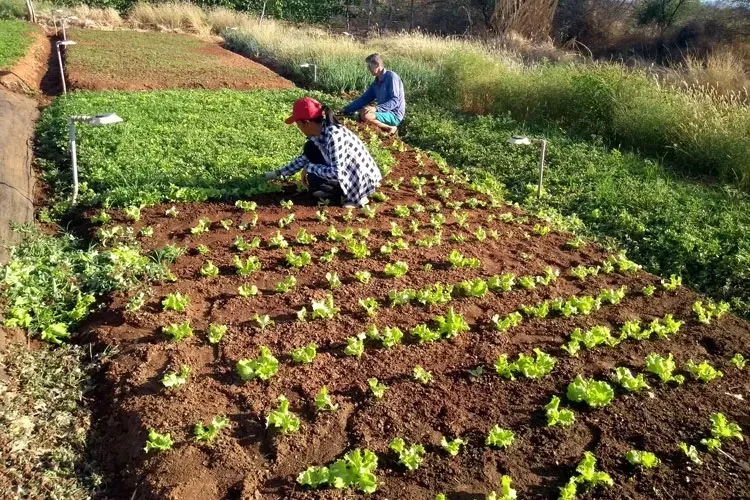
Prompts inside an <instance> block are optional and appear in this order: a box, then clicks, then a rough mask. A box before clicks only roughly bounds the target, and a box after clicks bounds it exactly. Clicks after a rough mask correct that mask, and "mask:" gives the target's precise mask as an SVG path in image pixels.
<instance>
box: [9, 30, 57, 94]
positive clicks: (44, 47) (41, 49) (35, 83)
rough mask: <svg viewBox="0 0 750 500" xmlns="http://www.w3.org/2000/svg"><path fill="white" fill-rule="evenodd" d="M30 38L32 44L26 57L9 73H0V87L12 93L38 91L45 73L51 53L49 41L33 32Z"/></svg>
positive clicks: (40, 34) (42, 34)
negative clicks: (32, 38) (32, 39)
mask: <svg viewBox="0 0 750 500" xmlns="http://www.w3.org/2000/svg"><path fill="white" fill-rule="evenodd" d="M31 36H33V37H34V42H33V43H32V44H31V46H30V47H29V50H28V51H27V52H26V55H25V56H23V58H21V60H20V61H18V63H16V65H15V66H13V68H11V69H10V71H0V85H2V86H4V87H6V88H7V89H8V90H11V91H13V92H20V93H31V92H34V91H38V90H39V89H40V87H41V83H42V78H43V77H44V75H45V73H46V72H47V65H48V63H49V62H50V53H51V47H50V41H49V39H48V38H47V37H46V36H45V35H44V33H41V32H35V33H33V34H32V35H31Z"/></svg>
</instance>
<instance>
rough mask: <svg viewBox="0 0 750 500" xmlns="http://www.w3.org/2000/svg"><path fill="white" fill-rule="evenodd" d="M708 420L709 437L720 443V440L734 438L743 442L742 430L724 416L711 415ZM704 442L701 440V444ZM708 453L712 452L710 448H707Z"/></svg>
mask: <svg viewBox="0 0 750 500" xmlns="http://www.w3.org/2000/svg"><path fill="white" fill-rule="evenodd" d="M709 420H710V421H711V436H712V437H713V438H714V439H716V440H719V441H721V440H722V439H723V440H727V439H732V438H734V439H738V440H740V441H744V439H745V438H744V437H743V436H742V429H741V428H740V426H739V425H737V424H735V423H734V422H729V421H728V420H727V417H725V416H724V414H722V413H712V414H711V415H710V417H709ZM704 441H706V440H705V439H704V440H701V444H706V443H705V442H704ZM719 447H720V445H719ZM714 448H716V447H714ZM709 451H712V450H711V446H709Z"/></svg>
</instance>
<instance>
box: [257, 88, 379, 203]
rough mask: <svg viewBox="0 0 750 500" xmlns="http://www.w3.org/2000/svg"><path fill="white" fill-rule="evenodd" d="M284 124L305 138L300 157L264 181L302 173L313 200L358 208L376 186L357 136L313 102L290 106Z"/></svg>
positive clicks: (375, 168)
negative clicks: (297, 130)
mask: <svg viewBox="0 0 750 500" xmlns="http://www.w3.org/2000/svg"><path fill="white" fill-rule="evenodd" d="M286 123H287V124H292V123H296V124H297V127H298V128H299V129H300V131H301V132H302V133H303V134H305V136H306V137H307V142H306V143H305V147H304V150H303V152H302V155H300V156H299V157H297V158H296V159H294V160H293V161H292V162H291V163H289V164H288V165H287V166H285V167H283V168H281V169H279V170H276V171H273V172H268V173H267V174H266V175H265V176H266V178H267V179H275V178H277V177H289V176H291V175H294V174H295V173H297V172H299V171H300V170H302V179H303V181H304V182H305V183H306V184H307V186H308V188H309V190H310V192H311V193H312V195H313V197H315V198H317V199H318V200H329V201H330V202H331V203H342V204H343V205H344V207H347V208H351V207H362V206H364V205H366V204H367V203H368V202H369V199H368V197H369V196H370V195H371V194H372V193H374V192H375V189H376V188H377V187H378V186H379V185H380V181H381V180H382V176H381V174H380V170H379V169H378V166H377V165H376V164H375V160H374V159H373V158H372V156H370V153H369V152H368V151H367V148H366V147H365V145H364V143H363V142H362V141H361V140H360V139H359V137H357V135H356V134H355V133H354V132H352V131H351V130H349V129H348V128H346V127H344V126H343V125H341V124H340V123H339V122H338V121H337V120H336V117H335V116H334V115H333V112H332V111H331V110H330V109H329V108H328V107H324V106H323V105H321V104H320V103H319V102H318V101H316V100H315V99H312V98H310V97H303V98H302V99H299V100H297V101H296V102H295V103H294V106H293V108H292V116H290V117H289V118H288V119H287V120H286Z"/></svg>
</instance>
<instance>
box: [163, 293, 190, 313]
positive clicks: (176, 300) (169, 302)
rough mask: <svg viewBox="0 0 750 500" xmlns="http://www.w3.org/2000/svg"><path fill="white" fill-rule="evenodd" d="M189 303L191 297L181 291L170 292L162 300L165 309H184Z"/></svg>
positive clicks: (179, 310)
mask: <svg viewBox="0 0 750 500" xmlns="http://www.w3.org/2000/svg"><path fill="white" fill-rule="evenodd" d="M188 304H190V298H189V297H187V296H185V295H182V294H181V293H180V292H176V293H170V294H169V295H167V296H166V297H165V298H164V300H162V301H161V305H162V307H163V309H164V310H165V311H178V312H182V311H184V310H185V309H186V308H187V306H188Z"/></svg>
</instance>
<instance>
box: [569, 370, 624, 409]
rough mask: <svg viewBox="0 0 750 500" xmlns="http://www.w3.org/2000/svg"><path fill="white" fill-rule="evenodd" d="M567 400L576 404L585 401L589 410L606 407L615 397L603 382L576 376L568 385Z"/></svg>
mask: <svg viewBox="0 0 750 500" xmlns="http://www.w3.org/2000/svg"><path fill="white" fill-rule="evenodd" d="M567 396H568V399H569V400H571V401H574V402H576V403H580V402H583V401H585V402H586V404H588V405H589V406H590V407H591V408H600V407H602V406H607V405H608V404H609V403H610V402H611V401H612V399H613V398H614V397H615V391H614V390H613V389H612V387H611V386H610V385H609V384H608V383H607V382H604V381H601V380H594V379H586V378H583V377H582V376H581V375H578V376H577V377H576V378H575V380H574V381H573V382H571V383H570V384H568V390H567Z"/></svg>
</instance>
